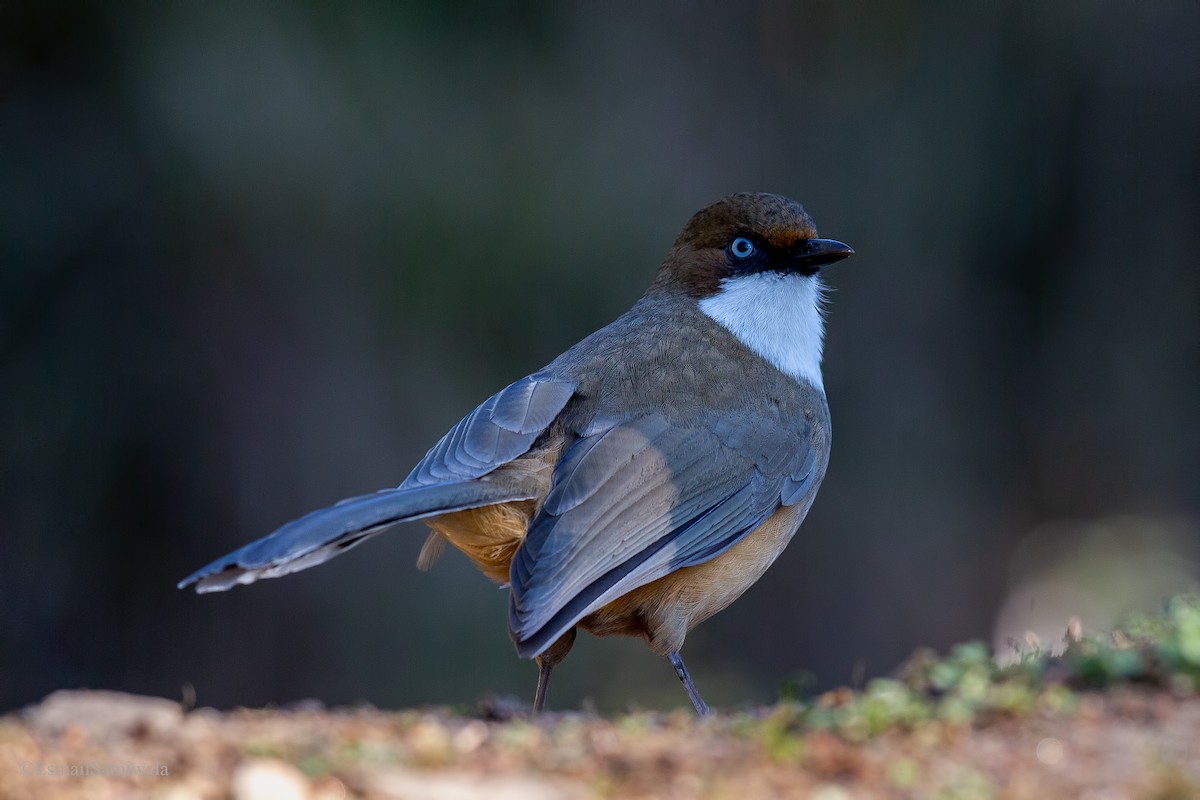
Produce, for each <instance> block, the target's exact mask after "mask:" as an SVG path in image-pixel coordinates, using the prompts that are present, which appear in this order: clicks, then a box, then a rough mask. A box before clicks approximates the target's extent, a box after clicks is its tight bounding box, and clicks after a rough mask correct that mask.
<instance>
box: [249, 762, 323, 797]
mask: <svg viewBox="0 0 1200 800" xmlns="http://www.w3.org/2000/svg"><path fill="white" fill-rule="evenodd" d="M230 788H231V794H232V797H233V800H309V798H310V796H311V795H310V793H309V786H308V779H307V778H305V777H304V773H302V772H301V771H300V770H298V769H296V768H295V767H293V766H292V765H291V764H287V763H284V762H283V761H278V760H275V759H255V760H253V761H244V762H242V763H241V764H239V765H238V768H237V769H236V770H235V771H234V773H233V781H232V785H231V787H230Z"/></svg>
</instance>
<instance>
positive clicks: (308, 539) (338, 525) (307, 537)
mask: <svg viewBox="0 0 1200 800" xmlns="http://www.w3.org/2000/svg"><path fill="white" fill-rule="evenodd" d="M536 496H537V489H536V488H534V487H532V486H528V485H526V486H521V485H513V484H511V483H507V482H505V483H500V482H496V483H492V482H489V481H486V480H468V481H461V482H457V483H443V484H438V485H435V486H421V487H416V488H411V489H385V490H383V491H382V492H377V493H375V494H369V495H364V496H363V497H351V498H349V499H347V500H343V501H341V502H340V503H337V504H336V505H332V506H330V507H329V508H323V509H321V510H320V511H314V512H312V513H311V514H307V515H306V516H303V517H301V518H300V519H297V520H294V521H292V522H289V523H288V524H286V525H284V526H283V527H282V528H279V529H278V530H276V531H275V532H274V533H272V534H270V535H269V536H264V537H263V538H262V539H259V540H258V541H256V542H251V543H250V544H248V545H246V546H245V547H242V548H240V549H238V550H234V551H233V552H232V553H230V554H229V555H227V556H224V557H222V558H218V559H217V560H216V561H214V562H212V563H211V564H209V565H208V566H206V567H204V568H202V569H199V570H197V571H196V572H193V573H192V574H191V575H189V576H187V577H186V578H184V579H183V580H182V581H180V582H179V588H180V589H183V588H185V587H187V586H191V585H192V584H193V583H194V584H196V591H197V592H200V593H204V592H222V591H225V590H226V589H229V588H231V587H233V586H237V585H239V584H243V583H254V582H255V581H256V580H258V579H259V578H278V577H279V576H281V575H287V574H289V573H292V572H298V571H299V570H302V569H308V568H309V567H314V566H316V565H317V564H321V563H323V562H325V561H328V560H329V559H331V558H333V557H334V556H337V555H341V554H342V553H344V552H346V551H347V550H349V549H350V548H351V547H354V546H355V545H357V544H359V543H360V542H363V541H365V540H367V539H369V538H371V537H372V536H375V535H376V534H378V533H381V532H382V531H383V529H384V528H386V527H388V526H389V525H393V524H395V523H397V522H407V521H409V520H416V519H424V518H425V517H435V516H437V515H439V514H447V513H450V512H452V511H463V510H465V509H468V508H479V507H481V506H490V505H493V504H495V503H506V502H510V501H513V500H530V499H533V498H534V497H536Z"/></svg>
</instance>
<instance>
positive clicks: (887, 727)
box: [759, 593, 1200, 753]
mask: <svg viewBox="0 0 1200 800" xmlns="http://www.w3.org/2000/svg"><path fill="white" fill-rule="evenodd" d="M1064 642H1065V648H1064V649H1063V650H1062V652H1061V653H1058V654H1055V653H1051V652H1049V651H1047V650H1043V649H1040V648H1039V649H1034V650H1030V651H1028V652H1025V653H1022V654H1021V656H1020V658H1019V659H1018V660H1017V661H1016V662H1015V663H1013V664H1009V665H1006V666H1000V665H999V664H997V663H996V661H995V659H994V658H993V656H992V653H991V652H990V650H989V649H988V647H987V646H986V645H985V644H983V643H982V642H968V643H966V644H961V645H958V646H957V647H955V648H954V649H952V650H951V651H950V652H949V653H948V654H947V655H945V656H938V655H937V654H935V653H934V652H933V651H930V650H920V651H918V652H916V653H915V654H914V655H913V656H912V657H911V658H910V659H909V660H908V662H906V663H905V664H904V666H902V667H901V668H900V669H899V670H898V671H897V673H896V675H895V677H892V678H877V679H875V680H872V681H871V682H870V683H868V684H867V686H866V688H865V689H863V690H862V691H857V692H855V691H850V690H848V689H838V690H835V691H832V692H826V693H825V694H822V695H820V696H818V697H816V698H813V699H809V700H797V699H796V691H795V688H796V687H795V684H796V683H797V682H796V681H792V682H791V683H790V684H789V685H788V686H785V688H784V691H783V692H781V694H782V695H783V697H782V699H781V702H780V704H779V705H778V706H777V708H776V710H775V711H774V712H773V713H772V714H771V715H769V716H768V717H766V718H765V719H763V720H760V722H759V725H760V729H759V735H760V736H761V737H762V740H763V742H764V744H765V745H766V746H767V749H768V750H769V751H771V752H775V753H784V752H791V750H790V746H789V745H787V744H786V742H785V741H783V740H784V739H785V738H786V737H787V736H788V735H792V734H795V733H798V732H801V731H804V730H830V731H833V732H836V733H838V734H839V735H841V736H843V737H845V738H847V739H850V740H852V741H862V740H864V739H868V738H870V737H873V736H878V735H880V734H883V733H886V732H888V731H891V730H896V729H909V730H911V729H915V728H918V727H919V726H921V725H922V724H924V723H927V722H938V723H944V724H949V725H976V724H981V723H986V722H987V721H989V720H992V719H995V718H1001V717H1014V716H1021V715H1025V714H1029V713H1031V712H1033V711H1043V712H1049V713H1070V712H1071V711H1073V710H1074V709H1075V707H1076V706H1077V705H1078V702H1079V695H1078V693H1079V692H1081V691H1088V690H1095V689H1102V688H1105V687H1109V686H1113V685H1118V684H1130V683H1136V684H1146V685H1154V686H1161V687H1166V688H1168V689H1170V690H1171V691H1174V692H1183V693H1194V692H1196V691H1197V689H1198V688H1200V594H1196V593H1191V594H1184V595H1178V596H1176V597H1173V598H1171V599H1170V600H1169V601H1168V602H1167V603H1166V604H1165V606H1164V608H1163V610H1162V611H1161V612H1160V613H1158V614H1152V615H1138V616H1132V617H1130V618H1128V619H1127V620H1125V621H1124V622H1123V623H1122V625H1121V626H1120V627H1119V628H1118V629H1117V630H1114V631H1112V632H1111V633H1108V634H1104V635H1099V634H1096V635H1087V636H1081V635H1078V634H1076V635H1074V636H1072V635H1070V634H1068V635H1067V636H1065V637H1064Z"/></svg>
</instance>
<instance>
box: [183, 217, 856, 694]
mask: <svg viewBox="0 0 1200 800" xmlns="http://www.w3.org/2000/svg"><path fill="white" fill-rule="evenodd" d="M852 252H853V251H852V250H851V249H850V248H849V247H848V246H846V245H844V244H842V243H841V242H838V241H834V240H831V239H819V238H817V236H816V229H815V227H814V226H813V224H812V220H811V218H810V217H808V215H807V214H806V213H805V212H804V210H803V209H802V208H801V207H800V206H799V205H798V204H796V203H795V202H794V201H791V200H788V199H787V198H783V197H779V196H776V195H767V194H739V195H732V196H730V197H728V198H726V199H725V200H722V201H720V202H718V203H715V204H713V205H711V206H709V207H707V208H705V209H703V210H701V211H700V212H699V213H697V214H696V215H695V216H694V217H693V218H692V219H691V220H690V221H689V222H688V224H687V225H686V226H685V227H684V229H683V231H682V232H681V233H680V235H679V238H678V239H677V240H676V242H675V245H674V247H673V248H672V250H671V252H670V253H669V254H668V256H667V259H666V260H665V261H664V263H663V266H662V268H661V269H660V270H659V273H658V276H657V278H656V279H655V281H654V283H653V284H652V285H651V287H650V289H649V290H647V292H646V294H645V295H643V296H642V298H641V299H640V300H639V301H638V302H637V303H636V304H635V305H634V306H633V308H631V309H630V310H629V311H628V312H626V313H625V314H623V315H622V316H620V317H619V318H618V319H617V320H615V321H614V322H613V323H612V324H610V325H608V326H606V327H605V328H602V329H601V330H599V331H597V332H596V333H594V334H592V335H591V336H588V337H587V338H585V339H584V340H583V341H581V342H579V343H578V344H577V345H575V346H574V347H572V348H571V349H570V350H568V351H567V352H565V353H563V354H562V355H561V356H559V357H558V358H557V359H555V360H554V361H552V362H551V363H550V364H548V365H547V366H545V367H544V368H542V369H540V370H538V371H537V372H534V373H533V374H531V375H529V376H528V377H525V378H522V379H521V380H518V381H516V382H515V383H513V384H511V385H510V386H508V387H506V388H505V389H503V390H501V391H500V392H498V393H496V394H495V395H493V396H492V397H490V398H488V399H487V400H486V401H484V402H483V403H482V404H481V405H480V406H479V407H478V408H476V409H475V410H474V411H472V412H471V413H470V414H468V415H467V416H466V417H465V418H463V420H462V421H461V422H459V423H458V424H457V425H455V426H454V427H453V428H451V429H450V431H449V432H447V433H446V435H445V436H443V437H442V438H441V439H440V440H439V441H438V442H437V444H435V445H434V446H433V447H432V448H431V449H430V450H429V452H428V453H426V455H425V457H424V458H422V459H421V461H420V462H419V463H418V464H417V465H416V467H414V469H413V470H412V472H411V473H410V474H409V475H408V477H407V478H406V479H405V480H404V482H403V483H401V484H400V486H398V487H397V488H395V489H390V490H386V491H384V492H380V493H377V494H375V495H368V496H365V497H358V498H352V499H350V500H346V501H343V502H341V503H338V504H337V505H334V506H332V507H330V508H327V509H323V510H321V511H317V512H314V513H312V514H309V515H307V516H305V517H302V518H300V519H298V520H296V521H294V522H290V523H288V524H287V525H284V526H283V527H281V528H280V529H278V530H277V531H275V532H274V533H272V534H271V535H269V536H267V537H265V538H263V539H261V540H259V541H256V542H253V543H251V544H249V545H247V546H245V547H243V548H241V549H240V550H237V551H235V552H233V553H230V554H229V555H227V556H225V557H224V558H221V559H218V560H217V561H214V562H213V563H211V564H209V565H208V566H206V567H204V568H203V569H201V570H199V571H197V572H196V573H194V574H192V575H190V576H189V577H187V578H186V579H184V580H183V581H181V582H180V584H179V585H180V587H181V588H182V587H185V586H189V585H193V584H194V585H195V586H196V588H197V590H198V591H218V590H223V589H227V588H230V587H231V586H234V585H237V584H242V583H251V582H253V581H255V580H257V579H258V578H273V577H277V576H280V575H285V574H288V573H290V572H295V571H297V570H301V569H305V568H307V567H310V566H314V565H316V564H319V563H321V562H323V561H326V560H328V559H329V558H332V557H334V556H336V555H338V554H340V553H342V552H344V551H345V550H347V549H349V548H351V547H353V546H356V545H357V544H359V543H361V542H363V541H365V540H366V539H367V538H369V537H371V536H374V535H377V534H378V533H380V532H381V531H383V530H384V529H385V528H387V527H389V526H391V525H394V524H395V523H398V522H404V521H408V520H418V519H426V520H428V522H429V525H430V526H431V527H432V528H433V529H434V533H433V534H432V538H431V539H430V542H431V543H432V545H434V546H430V547H428V548H427V550H426V551H423V556H422V561H425V560H426V555H427V554H428V553H431V552H436V550H437V547H436V545H437V544H438V543H441V542H444V541H446V540H449V541H450V542H451V543H453V544H454V545H455V546H456V547H458V548H459V549H460V550H462V551H463V552H464V553H466V554H467V555H468V556H469V557H470V558H471V559H472V560H473V561H474V562H475V564H476V565H477V566H479V568H480V569H481V570H483V571H484V572H485V574H488V575H489V576H491V577H493V578H494V579H496V580H501V581H502V580H503V579H504V577H505V575H506V574H507V577H508V583H509V585H510V587H511V593H510V604H509V628H510V631H511V633H512V636H513V639H514V640H515V642H516V644H517V650H518V652H519V653H520V654H521V655H522V656H525V657H527V658H536V659H537V661H538V665H539V669H540V678H539V683H538V691H537V695H536V697H535V701H534V709H535V711H536V710H537V709H539V708H541V705H542V703H543V702H544V700H545V688H546V683H547V681H548V678H549V674H550V671H551V669H552V668H553V666H554V665H555V664H557V663H558V662H559V661H561V659H562V658H563V657H564V656H565V655H566V653H567V651H568V650H569V649H570V647H571V645H572V642H573V641H574V638H575V629H576V627H577V626H579V627H582V628H583V629H585V630H589V631H592V632H593V633H596V634H598V635H609V634H632V635H639V636H642V637H644V638H645V639H646V640H647V642H648V643H649V644H650V646H651V647H653V648H654V649H655V650H656V651H658V652H659V653H661V654H662V655H664V656H666V657H667V658H668V659H669V660H670V661H671V663H672V664H673V665H674V666H675V668H676V671H677V673H678V674H679V677H680V679H681V680H682V681H683V683H684V685H685V687H686V688H687V690H688V694H689V696H690V697H691V698H692V700H693V702H694V703H695V705H696V709H697V711H698V712H700V713H702V714H703V713H707V705H706V704H705V703H704V702H703V699H702V698H701V697H700V694H699V692H698V690H697V689H696V687H695V685H694V684H693V683H692V681H691V678H690V677H689V676H688V674H687V671H686V669H685V668H684V666H683V661H682V659H681V658H680V656H679V652H678V651H679V649H680V647H681V646H682V644H683V640H684V636H685V635H686V633H687V631H688V630H689V629H690V628H691V627H693V626H694V625H696V624H699V623H700V622H701V621H703V620H704V619H706V618H708V617H709V616H711V615H712V614H714V613H717V612H718V611H720V610H721V609H722V608H724V607H725V606H727V605H728V604H729V603H731V602H732V601H733V600H734V599H736V597H737V596H738V595H740V594H741V593H742V592H743V591H745V589H746V588H748V587H749V586H750V585H751V584H753V583H754V581H756V580H757V579H758V577H759V576H761V575H762V573H763V571H764V570H766V569H767V567H768V566H769V565H770V564H771V563H772V562H773V561H774V560H775V558H776V557H777V556H778V555H779V553H780V552H781V551H782V550H783V548H784V547H785V546H786V545H787V543H788V541H789V540H790V539H791V537H792V535H793V534H794V533H795V531H796V529H797V528H798V527H799V525H800V523H801V522H802V521H803V519H804V516H805V515H806V514H807V512H808V509H809V507H810V506H811V505H812V502H813V499H814V497H815V496H816V493H817V490H818V488H819V487H820V484H821V481H822V479H823V477H824V475H825V469H826V466H827V465H828V461H829V446H830V428H829V409H828V406H827V404H826V401H825V394H824V390H823V388H822V386H821V383H822V378H821V373H820V360H821V347H822V340H823V339H822V337H823V331H824V328H823V322H822V319H821V313H820V302H821V290H820V287H821V284H820V280H819V276H818V271H819V270H820V268H821V267H822V266H823V265H825V264H829V263H833V262H835V261H838V260H841V259H842V258H845V257H846V256H848V255H849V254H850V253H852Z"/></svg>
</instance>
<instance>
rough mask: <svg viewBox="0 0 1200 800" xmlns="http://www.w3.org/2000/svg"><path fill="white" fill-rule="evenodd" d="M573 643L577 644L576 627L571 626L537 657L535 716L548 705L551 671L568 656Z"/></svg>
mask: <svg viewBox="0 0 1200 800" xmlns="http://www.w3.org/2000/svg"><path fill="white" fill-rule="evenodd" d="M573 644H575V629H574V628H571V629H570V630H569V631H567V632H566V633H564V634H563V635H562V636H560V637H558V640H557V641H555V642H554V644H552V645H550V646H549V647H547V648H546V649H545V650H544V651H543V652H542V654H541V655H540V656H538V657H537V658H536V659H535V661H536V663H537V666H538V682H537V691H536V692H534V695H533V716H535V717H536V716H537V715H538V714H540V713H542V708H543V707H545V705H546V687H547V686H549V684H550V671H551V670H552V669H554V667H555V666H557V665H558V663H559V662H560V661H562V660H563V659H564V658H566V657H567V653H569V652H571V645H573Z"/></svg>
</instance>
